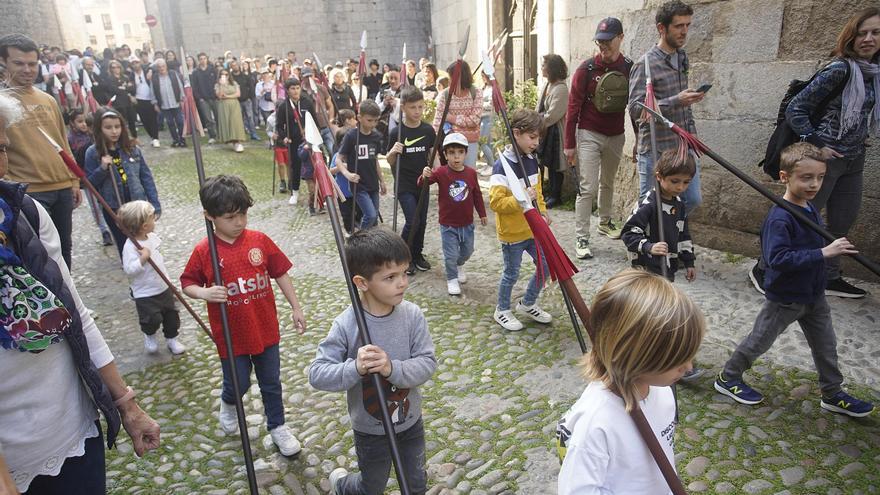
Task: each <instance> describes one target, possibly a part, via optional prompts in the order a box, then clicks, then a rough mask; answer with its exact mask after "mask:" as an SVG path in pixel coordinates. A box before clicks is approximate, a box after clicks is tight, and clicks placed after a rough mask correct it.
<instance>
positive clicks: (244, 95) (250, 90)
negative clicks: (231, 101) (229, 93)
mask: <svg viewBox="0 0 880 495" xmlns="http://www.w3.org/2000/svg"><path fill="white" fill-rule="evenodd" d="M229 73H230V75H231V76H232V78H233V79H235V83H236V84H238V88H239V90H240V92H239V96H238V105H239V107H241V120H243V121H244V128H245V130H246V131H247V133H248V135H250V137H251V141H259V140H260V138H259V136H257V132H256V130H254V105H253V103H252V101H251V100H252V99H253V97H254V83H253V82H251V76H250V74H245V73H244V71H242V70H241V65H239V63H238V61H236V60H233V61H232V62H229Z"/></svg>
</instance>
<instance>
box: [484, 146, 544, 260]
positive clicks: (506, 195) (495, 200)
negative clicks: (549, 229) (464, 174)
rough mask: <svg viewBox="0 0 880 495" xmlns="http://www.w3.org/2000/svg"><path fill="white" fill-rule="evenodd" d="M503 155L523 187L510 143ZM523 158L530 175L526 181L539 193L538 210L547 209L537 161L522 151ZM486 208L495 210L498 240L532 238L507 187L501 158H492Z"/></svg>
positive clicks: (517, 204)
mask: <svg viewBox="0 0 880 495" xmlns="http://www.w3.org/2000/svg"><path fill="white" fill-rule="evenodd" d="M504 157H505V158H506V159H507V162H508V163H509V164H510V168H511V169H513V172H514V173H515V174H516V176H517V177H518V178H519V182H520V185H521V186H522V187H523V189H525V188H526V186H525V181H524V180H523V178H522V168H521V167H520V166H519V165H518V164H517V163H516V156H515V155H514V153H513V150H512V149H511V148H510V146H508V147H507V148H506V149H505V150H504ZM523 162H525V169H526V173H527V174H528V175H529V184H531V186H532V187H533V188H534V189H535V192H537V195H538V211H540V212H541V214H544V213H546V212H547V205H545V204H544V195H543V194H542V193H541V181H540V180H539V177H538V161H537V160H536V159H535V157H534V156H532V155H523ZM489 208H491V209H492V211H494V212H495V230H496V232H497V234H498V240H499V241H501V242H509V243H514V242H522V241H525V240H528V239H531V238H532V231H531V229H529V224H528V223H527V222H526V218H525V216H523V209H522V207H521V206H520V205H519V202H518V201H517V200H516V198H515V197H514V196H513V193H512V192H511V191H510V185H509V184H508V182H507V175H505V174H504V168H503V167H502V165H501V159H500V158H499V159H498V160H495V165H494V166H493V167H492V177H491V178H490V179H489Z"/></svg>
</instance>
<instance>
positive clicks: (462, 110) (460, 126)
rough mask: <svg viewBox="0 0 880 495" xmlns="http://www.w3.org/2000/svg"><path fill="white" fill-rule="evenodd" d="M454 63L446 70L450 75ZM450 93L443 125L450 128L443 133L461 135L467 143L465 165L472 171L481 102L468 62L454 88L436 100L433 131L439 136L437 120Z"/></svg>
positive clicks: (480, 114)
mask: <svg viewBox="0 0 880 495" xmlns="http://www.w3.org/2000/svg"><path fill="white" fill-rule="evenodd" d="M456 63H457V62H453V63H452V64H451V65H450V66H449V68H447V69H446V70H447V71H448V72H449V73H450V74H452V70H453V69H454V68H455V64H456ZM450 92H451V93H452V99H451V101H450V103H449V115H448V116H447V118H446V122H448V123H449V124H451V126H452V128H451V129H450V130H448V131H446V130H443V131H444V132H447V133H449V132H460V133H462V134H464V137H465V138H467V140H468V150H467V156H466V157H465V159H464V164H465V165H467V166H468V167H471V168H476V166H477V147H478V146H479V144H480V118H481V117H482V115H483V99H482V98H481V95H480V92H479V91H478V90H477V88H475V87H474V79H473V76H472V75H471V68H470V66H469V65H468V63H467V62H464V61H462V62H461V82H459V85H458V87H457V88H453V87H450V88H449V89H448V90H446V91H443V92H442V93H440V95H439V96H437V111H436V112H435V113H434V124H433V125H434V130H435V131H436V132H440V131H441V130H442V129H440V120H441V119H442V117H443V110H444V109H445V108H446V102H447V100H448V96H449V93H450Z"/></svg>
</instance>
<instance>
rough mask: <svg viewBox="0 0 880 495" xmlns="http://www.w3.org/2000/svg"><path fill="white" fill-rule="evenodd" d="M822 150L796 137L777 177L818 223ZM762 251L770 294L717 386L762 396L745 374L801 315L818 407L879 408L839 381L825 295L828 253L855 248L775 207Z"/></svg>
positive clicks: (741, 395) (751, 400) (854, 411)
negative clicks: (815, 201)
mask: <svg viewBox="0 0 880 495" xmlns="http://www.w3.org/2000/svg"><path fill="white" fill-rule="evenodd" d="M821 156H822V155H821V152H820V151H819V149H818V148H817V147H816V146H814V145H812V144H810V143H806V142H798V143H794V144H792V145H790V146H788V147H787V148H785V149H784V150H782V154H781V156H780V160H779V162H780V163H779V168H780V172H779V179H780V180H781V181H782V182H783V183H784V184H785V195H784V196H783V199H784V200H785V201H787V202H788V203H790V204H791V205H792V206H793V207H795V208H797V209H800V210H801V212H803V214H804V215H806V216H807V217H808V218H810V219H811V220H813V221H814V222H816V223H817V224H819V225H821V224H822V217H821V216H820V215H819V210H818V208H816V207H815V206H813V204H812V203H810V200H812V199H813V198H815V197H816V193H817V192H819V189H820V188H821V187H822V181H823V180H824V178H825V162H824V161H822V158H821ZM761 252H762V253H763V254H762V256H763V257H764V262H765V263H766V265H767V271H766V275H765V279H764V282H765V283H764V288H765V290H766V294H765V297H766V298H767V299H766V300H765V301H764V306H763V307H762V308H761V312H760V313H758V317H757V318H756V319H755V325H754V326H753V327H752V332H751V333H750V334H749V335H748V336H747V337H746V338H745V339H744V340H743V341H742V342H741V343H740V344H739V346H738V347H737V348H736V350H735V351H734V352H733V355H732V356H731V357H730V359H729V360H728V361H727V363H726V364H725V365H724V369H723V370H722V371H721V372H720V373H718V378H717V379H716V380H715V390H717V391H718V392H720V393H722V394H724V395H726V396H728V397H730V398H732V399H733V400H735V401H737V402H739V403H741V404H749V405H753V404H758V403H760V402H761V401H762V400H764V396H763V395H761V393H760V392H758V391H757V390H754V389H753V388H751V387H750V386H748V385H747V384H746V383H745V381H743V378H742V374H743V372H744V371H745V370H747V369H749V368H751V367H752V363H754V362H755V360H756V359H757V358H758V357H759V356H761V355H762V354H764V353H765V352H767V350H768V349H770V346H772V345H773V342H774V341H776V338H777V337H778V336H779V334H781V333H782V332H784V331H785V329H786V328H787V327H788V326H789V325H790V324H792V323H794V322H795V321H797V322H798V324H799V325H800V326H801V330H803V332H804V337H806V339H807V344H808V345H809V346H810V351H811V352H812V354H813V362H814V363H815V365H816V371H817V372H818V373H819V386H820V388H821V389H822V399H821V401H820V402H819V406H820V407H821V408H822V409H826V410H828V411H832V412H835V413H839V414H845V415H847V416H853V417H857V418H860V417H863V416H867V415H868V414H870V413H871V411H873V410H874V406H873V404H871V403H869V402H865V401H861V400H859V399H856V398H855V397H852V396H850V395H849V394H847V393H846V392H844V391H843V389H842V388H841V384H842V383H843V375H842V374H841V373H840V368H839V367H838V366H837V341H836V337H835V335H834V328H833V327H832V325H831V310H830V308H829V307H828V303H827V302H826V301H825V259H827V258H831V257H834V256H840V255H842V254H855V253H857V252H858V251H856V249H855V247H854V246H853V245H852V244H851V243H850V242H849V241H848V240H847V239H846V238H845V237H841V238H840V239H837V240H835V241H834V242H832V243H831V244H828V245H827V246H826V245H825V241H824V240H823V239H822V237H821V236H820V235H819V234H817V233H816V232H813V231H812V230H811V229H809V228H807V226H806V225H803V224H801V223H800V222H798V220H797V219H796V218H795V217H794V216H793V215H792V214H790V213H789V212H787V211H785V210H784V209H782V208H780V207H779V206H773V207H772V208H770V212H769V213H768V214H767V218H766V219H765V220H764V225H763V227H762V228H761Z"/></svg>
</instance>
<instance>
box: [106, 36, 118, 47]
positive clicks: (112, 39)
mask: <svg viewBox="0 0 880 495" xmlns="http://www.w3.org/2000/svg"><path fill="white" fill-rule="evenodd" d="M107 46H108V47H110V48H116V36H113V35H112V34H108V35H107Z"/></svg>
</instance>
